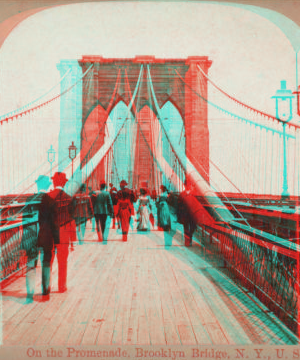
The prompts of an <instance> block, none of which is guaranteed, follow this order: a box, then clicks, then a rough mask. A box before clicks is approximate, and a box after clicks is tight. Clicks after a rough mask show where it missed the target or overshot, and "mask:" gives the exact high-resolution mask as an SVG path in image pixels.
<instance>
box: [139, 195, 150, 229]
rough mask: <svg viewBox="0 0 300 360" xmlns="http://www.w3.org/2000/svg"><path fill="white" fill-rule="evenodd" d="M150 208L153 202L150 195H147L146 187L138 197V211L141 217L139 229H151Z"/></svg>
mask: <svg viewBox="0 0 300 360" xmlns="http://www.w3.org/2000/svg"><path fill="white" fill-rule="evenodd" d="M150 210H151V203H150V197H149V196H147V195H146V190H145V189H143V188H142V189H140V197H139V199H138V211H137V213H138V214H139V219H138V226H137V230H141V231H147V230H150Z"/></svg>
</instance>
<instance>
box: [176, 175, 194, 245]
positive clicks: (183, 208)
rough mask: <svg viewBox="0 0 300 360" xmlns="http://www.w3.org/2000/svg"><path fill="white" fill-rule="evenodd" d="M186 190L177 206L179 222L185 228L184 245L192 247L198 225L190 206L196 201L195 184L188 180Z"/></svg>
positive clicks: (181, 194)
mask: <svg viewBox="0 0 300 360" xmlns="http://www.w3.org/2000/svg"><path fill="white" fill-rule="evenodd" d="M184 185H185V190H184V191H183V192H181V193H180V195H179V198H178V204H177V221H178V222H179V223H180V224H182V225H183V228H184V244H185V246H187V247H189V246H192V238H193V234H194V231H195V230H196V227H197V224H196V222H195V220H194V216H193V209H191V208H190V204H191V203H193V202H194V201H195V195H194V193H193V190H194V186H193V183H192V182H191V181H190V180H189V179H186V180H185V182H184Z"/></svg>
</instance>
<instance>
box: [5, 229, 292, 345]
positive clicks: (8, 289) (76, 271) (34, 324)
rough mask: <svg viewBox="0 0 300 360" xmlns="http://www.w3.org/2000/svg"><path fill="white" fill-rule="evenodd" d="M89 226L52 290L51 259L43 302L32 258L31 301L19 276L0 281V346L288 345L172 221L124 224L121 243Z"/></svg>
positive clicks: (287, 337) (270, 318)
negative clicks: (168, 224) (152, 225)
mask: <svg viewBox="0 0 300 360" xmlns="http://www.w3.org/2000/svg"><path fill="white" fill-rule="evenodd" d="M89 225H90V224H88V229H87V233H86V236H85V243H84V244H83V245H76V247H75V251H74V252H73V253H71V254H70V257H69V262H68V291H67V292H66V293H64V294H60V293H58V292H57V265H56V260H55V263H54V266H53V271H52V272H53V276H52V293H51V297H50V301H48V302H39V301H38V294H40V292H41V281H40V280H41V268H40V265H39V266H38V268H37V274H36V294H37V295H35V297H34V300H35V301H34V302H33V303H29V304H27V303H26V278H25V274H23V275H21V274H20V275H19V276H15V277H14V280H13V281H11V282H10V283H8V284H5V286H4V287H2V301H3V344H4V345H17V344H20V345H47V344H48V345H80V344H81V345H97V344H107V345H109V344H134V345H138V344H139V345H142V344H144V345H145V344H149V345H153V344H159V345H162V344H165V345H172V344H179V345H180V344H183V345H193V344H198V345H208V344H296V343H297V338H296V337H295V336H294V335H293V334H292V333H291V332H290V331H289V330H288V329H287V328H286V327H285V326H284V325H283V324H282V323H281V322H280V321H279V320H278V319H276V317H275V316H274V315H272V314H271V313H269V312H267V311H266V308H265V307H264V306H263V305H262V304H260V302H259V301H258V300H256V301H255V302H254V301H253V300H252V299H251V298H250V297H249V296H248V295H247V294H246V293H244V292H243V291H242V290H241V289H240V288H239V287H238V286H236V285H235V284H234V283H233V281H232V280H231V279H230V278H228V277H227V276H226V274H225V273H224V271H223V272H222V271H221V270H220V269H218V265H219V264H218V262H217V261H216V260H214V261H213V262H211V261H209V260H208V259H207V258H206V259H205V257H204V256H203V251H202V249H201V248H200V246H199V245H198V244H196V243H195V244H194V246H193V247H192V248H185V247H184V246H183V245H182V244H183V240H182V233H181V231H180V227H179V228H177V230H176V231H173V233H172V236H167V235H166V234H164V233H163V232H159V231H152V232H148V233H137V232H136V231H131V232H130V234H129V238H128V242H127V243H124V242H122V241H121V234H120V233H118V232H117V231H116V230H110V235H109V239H108V241H107V242H106V243H99V242H97V241H96V234H95V232H92V231H91V228H90V227H89ZM171 243H172V246H169V245H170V244H171ZM220 265H221V264H220Z"/></svg>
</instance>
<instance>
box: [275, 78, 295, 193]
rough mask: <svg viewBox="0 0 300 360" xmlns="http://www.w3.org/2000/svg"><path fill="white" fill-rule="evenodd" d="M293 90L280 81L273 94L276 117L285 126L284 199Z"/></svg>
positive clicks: (283, 81) (286, 182)
mask: <svg viewBox="0 0 300 360" xmlns="http://www.w3.org/2000/svg"><path fill="white" fill-rule="evenodd" d="M293 97H294V96H293V95H292V91H291V90H287V89H286V81H285V80H282V81H281V82H280V89H279V90H277V91H276V94H275V95H274V96H272V99H275V100H276V103H275V106H276V117H277V119H279V120H281V121H282V127H283V183H282V194H281V197H282V199H286V198H288V197H289V191H288V181H287V159H286V158H287V154H286V135H285V127H286V124H287V123H288V122H289V121H291V120H292V117H293V113H292V99H293Z"/></svg>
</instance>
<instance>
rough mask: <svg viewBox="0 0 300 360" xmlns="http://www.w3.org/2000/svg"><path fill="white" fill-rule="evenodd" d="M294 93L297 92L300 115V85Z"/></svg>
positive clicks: (298, 112) (299, 113)
mask: <svg viewBox="0 0 300 360" xmlns="http://www.w3.org/2000/svg"><path fill="white" fill-rule="evenodd" d="M293 94H297V114H298V115H299V116H300V85H299V86H298V91H294V92H293Z"/></svg>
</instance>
